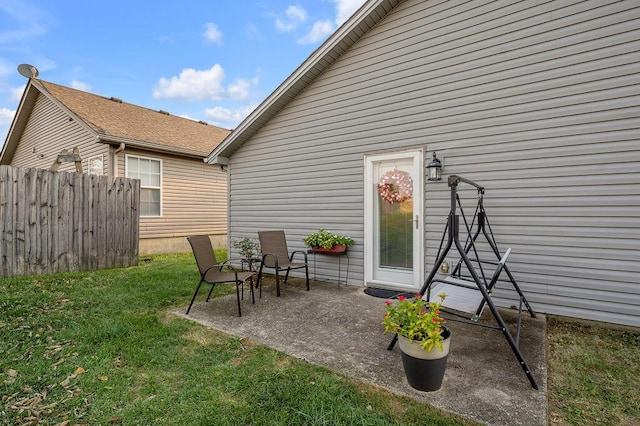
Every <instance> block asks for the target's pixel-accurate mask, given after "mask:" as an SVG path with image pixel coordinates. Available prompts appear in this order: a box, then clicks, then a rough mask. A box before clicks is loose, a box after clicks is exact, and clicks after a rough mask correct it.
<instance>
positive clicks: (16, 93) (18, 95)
mask: <svg viewBox="0 0 640 426" xmlns="http://www.w3.org/2000/svg"><path fill="white" fill-rule="evenodd" d="M25 87H27V85H26V84H24V85H22V86H20V87H14V88H13V89H11V97H10V98H9V100H10V101H11V102H20V99H22V94H23V93H24V89H25Z"/></svg>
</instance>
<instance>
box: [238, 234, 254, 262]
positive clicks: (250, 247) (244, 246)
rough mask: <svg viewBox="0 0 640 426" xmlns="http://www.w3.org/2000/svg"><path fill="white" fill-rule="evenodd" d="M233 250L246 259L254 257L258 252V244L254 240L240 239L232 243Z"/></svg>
mask: <svg viewBox="0 0 640 426" xmlns="http://www.w3.org/2000/svg"><path fill="white" fill-rule="evenodd" d="M233 248H235V249H236V250H238V251H239V252H240V254H242V255H243V256H244V257H246V258H247V259H251V258H253V257H255V256H256V255H257V254H258V252H259V251H260V244H259V243H258V241H257V240H256V239H254V238H249V237H245V238H240V239H236V240H234V241H233Z"/></svg>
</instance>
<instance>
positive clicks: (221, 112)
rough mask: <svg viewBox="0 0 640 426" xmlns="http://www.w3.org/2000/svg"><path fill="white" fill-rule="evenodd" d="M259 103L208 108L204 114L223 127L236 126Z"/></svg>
mask: <svg viewBox="0 0 640 426" xmlns="http://www.w3.org/2000/svg"><path fill="white" fill-rule="evenodd" d="M257 106H258V104H250V105H246V106H244V107H241V108H237V109H228V108H224V107H220V106H217V107H213V108H207V109H206V110H205V111H204V115H205V116H206V117H207V118H209V119H211V120H212V121H214V123H213V124H215V125H217V126H221V127H228V128H234V127H236V126H237V125H238V124H239V123H240V122H241V121H242V120H244V119H245V118H246V117H247V116H248V115H249V114H251V112H252V111H253V110H254V109H256V107H257Z"/></svg>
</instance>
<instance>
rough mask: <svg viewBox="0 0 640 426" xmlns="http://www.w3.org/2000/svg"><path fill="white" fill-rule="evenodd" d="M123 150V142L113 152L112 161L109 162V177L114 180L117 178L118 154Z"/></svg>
mask: <svg viewBox="0 0 640 426" xmlns="http://www.w3.org/2000/svg"><path fill="white" fill-rule="evenodd" d="M124 148H125V144H124V142H120V146H119V147H118V148H116V149H115V151H113V161H112V162H111V164H112V167H113V168H112V170H111V176H113V177H114V178H116V177H118V154H119V153H121V152H122V151H124Z"/></svg>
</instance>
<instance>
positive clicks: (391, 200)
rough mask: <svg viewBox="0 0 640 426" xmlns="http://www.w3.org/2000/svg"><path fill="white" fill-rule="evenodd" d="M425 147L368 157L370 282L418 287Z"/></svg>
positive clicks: (367, 272)
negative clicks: (423, 148) (423, 149)
mask: <svg viewBox="0 0 640 426" xmlns="http://www.w3.org/2000/svg"><path fill="white" fill-rule="evenodd" d="M423 164H424V160H423V151H422V150H419V151H405V152H397V153H386V154H378V155H368V156H366V157H365V179H364V180H365V278H366V284H367V285H368V286H374V287H381V288H389V289H401V290H416V291H417V290H419V289H420V288H421V286H422V279H423V275H424V266H423V264H424V257H423V246H424V244H423V226H424V225H423V218H422V213H423V211H424V209H423V202H422V198H423V181H424V172H423Z"/></svg>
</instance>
